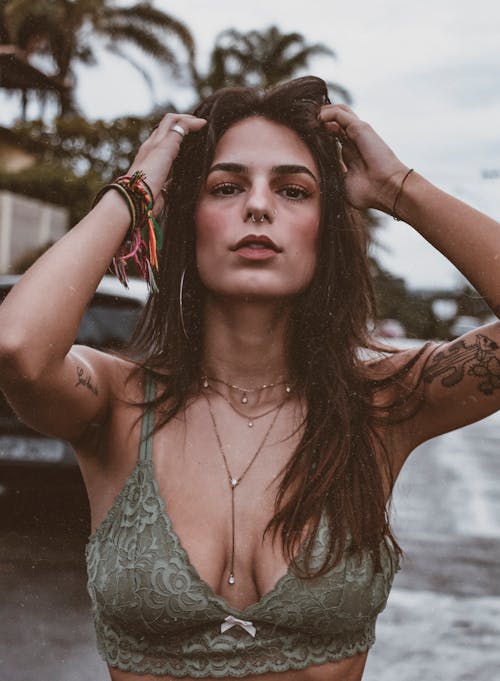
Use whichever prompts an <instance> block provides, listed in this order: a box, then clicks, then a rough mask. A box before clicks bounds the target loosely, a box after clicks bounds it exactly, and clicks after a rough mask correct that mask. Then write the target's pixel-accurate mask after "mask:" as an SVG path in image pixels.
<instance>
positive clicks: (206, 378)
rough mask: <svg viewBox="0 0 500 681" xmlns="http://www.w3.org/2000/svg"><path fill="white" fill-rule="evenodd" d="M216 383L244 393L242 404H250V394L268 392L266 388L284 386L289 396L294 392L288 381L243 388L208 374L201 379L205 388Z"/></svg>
mask: <svg viewBox="0 0 500 681" xmlns="http://www.w3.org/2000/svg"><path fill="white" fill-rule="evenodd" d="M209 380H210V381H215V382H216V383H222V385H225V386H226V388H231V390H236V391H237V392H240V393H242V395H241V398H240V399H241V404H247V402H248V395H249V394H250V393H258V392H262V390H266V388H275V387H276V386H278V385H284V386H286V387H285V390H286V392H287V393H288V394H290V393H291V392H292V388H291V386H290V384H289V383H288V382H287V381H276V382H275V383H264V385H260V386H259V387H258V388H242V387H241V386H239V385H234V384H233V383H227V382H226V381H223V380H222V378H215V376H208V375H207V374H203V376H202V377H201V383H202V385H203V387H204V388H208V387H209V383H208V381H209Z"/></svg>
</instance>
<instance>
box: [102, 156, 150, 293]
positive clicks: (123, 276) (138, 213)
mask: <svg viewBox="0 0 500 681" xmlns="http://www.w3.org/2000/svg"><path fill="white" fill-rule="evenodd" d="M110 189H114V190H116V191H118V192H119V193H120V195H121V196H122V197H123V198H124V199H125V201H126V203H127V206H128V209H129V213H130V227H129V229H128V231H127V234H126V235H125V238H124V240H123V242H122V243H121V245H120V247H119V249H118V251H117V252H116V253H115V255H114V257H113V269H114V272H115V274H116V276H117V277H118V279H119V280H120V281H121V283H122V284H123V285H124V286H125V287H126V288H128V277H127V263H128V261H129V260H131V259H132V260H134V262H135V263H136V265H137V267H138V269H139V272H140V274H141V276H142V278H143V279H144V280H145V281H146V282H147V283H148V287H149V290H150V291H152V292H157V291H158V286H157V284H156V280H155V275H154V271H153V269H156V270H158V254H157V251H158V249H159V248H161V245H162V234H161V230H160V226H159V224H158V221H157V220H156V218H155V216H154V215H153V206H154V197H153V192H152V191H151V189H150V188H149V185H148V184H147V182H146V180H145V175H144V172H143V171H142V170H137V171H136V172H135V173H133V174H132V175H122V176H120V177H118V178H116V180H114V182H111V183H110V184H107V185H104V187H102V189H100V190H99V192H98V193H97V195H96V198H95V199H94V201H93V203H92V207H94V206H95V204H96V203H97V202H98V201H99V199H100V198H101V197H102V196H103V194H104V193H105V192H106V191H108V190H110Z"/></svg>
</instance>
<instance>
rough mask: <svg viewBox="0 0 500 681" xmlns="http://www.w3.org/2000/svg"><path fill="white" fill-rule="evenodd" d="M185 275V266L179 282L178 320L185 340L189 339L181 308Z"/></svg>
mask: <svg viewBox="0 0 500 681" xmlns="http://www.w3.org/2000/svg"><path fill="white" fill-rule="evenodd" d="M185 276H186V268H184V269H183V270H182V274H181V283H180V286H179V317H180V320H181V326H182V331H183V333H184V336H185V337H186V340H189V336H188V333H187V331H186V326H185V324H184V310H183V307H182V295H183V292H184V277H185Z"/></svg>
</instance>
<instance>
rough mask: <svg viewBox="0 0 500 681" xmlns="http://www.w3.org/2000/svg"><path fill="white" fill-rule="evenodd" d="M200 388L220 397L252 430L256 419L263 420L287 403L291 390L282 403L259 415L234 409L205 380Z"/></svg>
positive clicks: (220, 393) (228, 400)
mask: <svg viewBox="0 0 500 681" xmlns="http://www.w3.org/2000/svg"><path fill="white" fill-rule="evenodd" d="M202 386H203V387H204V388H209V389H210V390H213V392H214V393H217V395H219V396H220V397H222V399H223V400H224V401H225V402H227V403H228V405H229V406H230V407H231V409H232V410H233V411H234V413H235V414H238V416H241V417H242V418H244V419H246V421H247V426H248V427H249V428H253V426H254V423H255V421H257V419H261V418H263V417H264V416H267V415H268V414H272V413H273V411H276V410H277V409H279V408H280V406H281V405H282V404H284V403H285V402H286V401H287V399H288V397H289V395H290V393H291V388H290V390H287V395H286V396H285V398H284V399H283V401H282V402H280V403H279V404H277V405H276V406H275V407H272V408H271V409H266V411H263V412H261V413H260V414H245V413H244V412H242V411H240V410H239V409H238V408H237V407H235V406H234V404H233V403H232V402H231V400H230V399H228V398H227V397H226V396H225V395H224V393H222V392H221V391H220V390H217V388H214V386H213V385H209V384H208V382H207V381H206V379H205V380H203V382H202Z"/></svg>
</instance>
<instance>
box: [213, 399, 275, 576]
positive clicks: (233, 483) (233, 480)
mask: <svg viewBox="0 0 500 681" xmlns="http://www.w3.org/2000/svg"><path fill="white" fill-rule="evenodd" d="M202 395H203V397H204V398H205V399H206V401H207V405H208V411H209V413H210V418H211V419H212V424H213V427H214V432H215V437H216V439H217V444H218V445H219V450H220V453H221V454H222V460H223V461H224V467H225V469H226V473H227V476H228V479H229V485H230V489H231V565H230V567H229V577H228V580H227V581H228V583H229V584H231V585H233V584H234V583H235V582H236V578H235V576H234V554H235V544H236V540H235V538H236V533H235V522H234V518H235V506H234V495H235V490H236V487H237V486H238V485H239V484H240V483H241V481H242V480H243V478H244V477H245V475H246V474H247V473H248V471H249V470H250V466H251V465H252V464H253V462H254V461H255V459H256V458H257V457H258V455H259V454H260V452H261V450H262V448H263V447H264V444H265V442H266V440H267V438H268V437H269V433H270V432H271V429H272V427H273V426H274V424H275V422H276V419H277V418H278V414H279V413H280V411H281V409H282V407H283V404H284V402H282V403H281V404H280V405H279V407H278V409H277V410H276V414H275V415H274V417H273V419H272V421H271V423H270V425H269V427H268V428H267V430H266V432H265V433H264V437H263V438H262V441H261V443H260V445H259V446H258V448H257V451H256V452H255V454H254V455H253V456H252V458H251V459H250V462H249V463H248V464H247V467H246V468H245V470H244V471H243V473H242V474H241V475H240V476H239V477H238V478H236V477H234V476H233V475H232V474H231V471H230V470H229V464H228V462H227V457H226V454H225V452H224V447H223V446H222V440H221V437H220V434H219V430H218V428H217V423H216V421H215V416H214V413H213V411H212V405H211V404H210V398H209V397H208V395H207V394H206V393H202Z"/></svg>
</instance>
